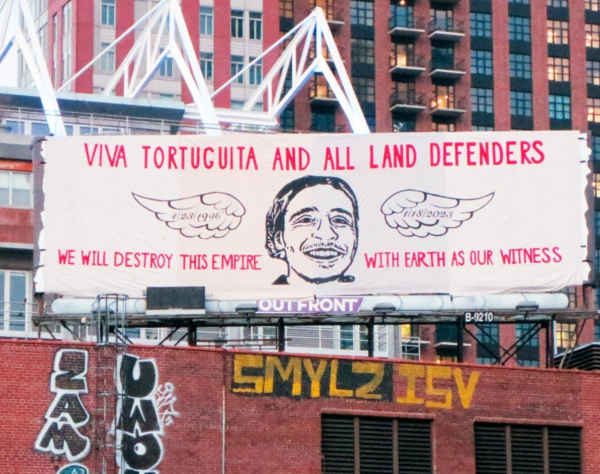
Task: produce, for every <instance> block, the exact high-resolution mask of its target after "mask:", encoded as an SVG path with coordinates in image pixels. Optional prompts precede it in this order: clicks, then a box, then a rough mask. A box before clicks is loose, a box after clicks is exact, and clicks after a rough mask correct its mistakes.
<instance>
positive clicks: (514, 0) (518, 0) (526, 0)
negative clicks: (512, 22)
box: [508, 0, 529, 5]
mask: <svg viewBox="0 0 600 474" xmlns="http://www.w3.org/2000/svg"><path fill="white" fill-rule="evenodd" d="M508 3H519V4H520V5H529V0H508Z"/></svg>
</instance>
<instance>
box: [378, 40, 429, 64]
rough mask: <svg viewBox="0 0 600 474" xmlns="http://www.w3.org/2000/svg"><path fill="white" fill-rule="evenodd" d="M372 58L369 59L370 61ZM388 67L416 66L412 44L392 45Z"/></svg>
mask: <svg viewBox="0 0 600 474" xmlns="http://www.w3.org/2000/svg"><path fill="white" fill-rule="evenodd" d="M372 59H373V58H371V60H372ZM390 65H391V66H393V67H395V66H418V64H417V61H416V58H415V45H414V43H401V44H396V43H392V57H391V62H390Z"/></svg>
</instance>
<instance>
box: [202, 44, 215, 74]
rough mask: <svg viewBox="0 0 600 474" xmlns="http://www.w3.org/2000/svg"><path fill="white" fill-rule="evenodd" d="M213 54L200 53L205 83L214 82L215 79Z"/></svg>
mask: <svg viewBox="0 0 600 474" xmlns="http://www.w3.org/2000/svg"><path fill="white" fill-rule="evenodd" d="M213 66H214V64H213V53H205V52H202V51H201V52H200V70H201V71H202V75H203V76H204V80H205V81H212V80H214V77H213Z"/></svg>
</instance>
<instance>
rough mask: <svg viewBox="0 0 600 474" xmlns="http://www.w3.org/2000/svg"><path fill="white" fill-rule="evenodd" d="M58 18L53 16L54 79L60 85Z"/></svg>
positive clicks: (55, 84) (55, 83)
mask: <svg viewBox="0 0 600 474" xmlns="http://www.w3.org/2000/svg"><path fill="white" fill-rule="evenodd" d="M57 43H58V18H57V15H56V14H55V15H53V16H52V79H53V81H54V86H57V85H58V50H57V49H58V44H57Z"/></svg>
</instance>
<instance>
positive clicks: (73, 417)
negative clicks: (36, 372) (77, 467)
mask: <svg viewBox="0 0 600 474" xmlns="http://www.w3.org/2000/svg"><path fill="white" fill-rule="evenodd" d="M87 371H88V353H87V351H81V350H73V349H63V350H60V351H58V352H57V353H56V356H55V357H54V371H53V372H52V376H51V377H50V391H51V392H53V393H56V396H55V397H54V401H53V402H52V404H51V405H50V407H49V408H48V410H47V411H46V415H45V419H46V423H45V424H44V427H43V428H42V431H41V432H40V434H39V435H38V437H37V440H36V442H35V449H37V450H39V451H42V452H50V453H52V454H54V455H61V454H64V455H65V456H66V457H67V459H68V460H69V461H70V462H73V461H78V460H81V459H83V458H85V457H86V456H87V455H88V453H89V451H90V439H89V438H88V437H87V436H85V435H83V434H81V432H80V431H79V429H80V428H82V427H84V426H85V425H86V424H87V423H88V422H89V421H90V415H89V413H88V412H87V410H86V409H85V406H84V405H83V403H82V401H81V399H80V398H79V395H80V394H82V393H88V388H87V380H86V375H87Z"/></svg>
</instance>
